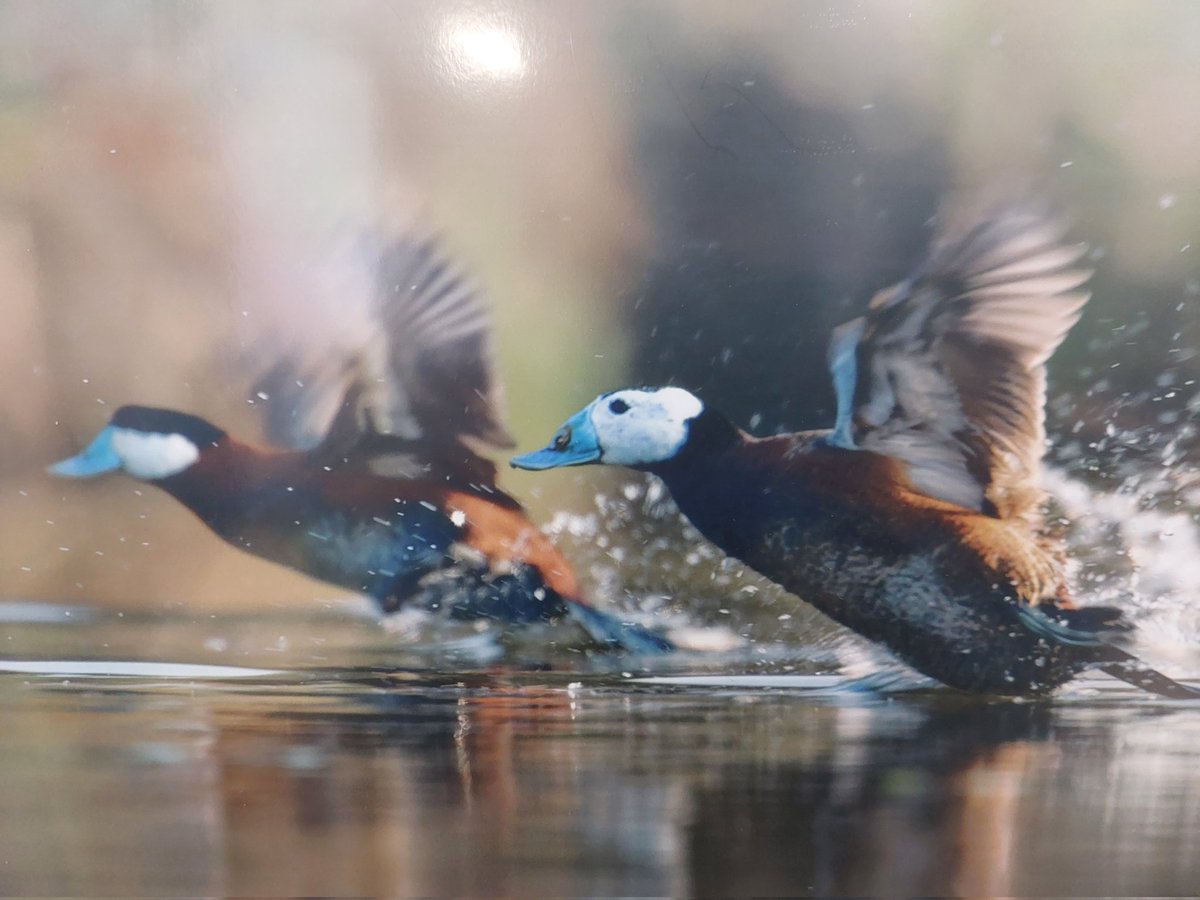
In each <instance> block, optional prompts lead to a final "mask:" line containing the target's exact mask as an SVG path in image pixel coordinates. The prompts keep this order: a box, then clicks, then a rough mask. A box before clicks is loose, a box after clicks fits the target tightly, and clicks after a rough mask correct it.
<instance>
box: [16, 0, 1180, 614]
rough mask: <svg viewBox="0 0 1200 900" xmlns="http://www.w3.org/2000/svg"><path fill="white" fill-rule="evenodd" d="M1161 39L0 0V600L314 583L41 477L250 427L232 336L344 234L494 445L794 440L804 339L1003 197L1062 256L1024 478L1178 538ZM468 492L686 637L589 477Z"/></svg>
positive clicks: (296, 290) (1159, 18)
mask: <svg viewBox="0 0 1200 900" xmlns="http://www.w3.org/2000/svg"><path fill="white" fill-rule="evenodd" d="M1197 35H1200V6H1197V5H1196V4H1195V3H1193V2H1190V0H1128V2H1116V0H1114V2H1105V3H1085V2H1058V3H1053V4H1046V3H1043V2H1038V0H1028V2H1006V3H985V2H953V3H952V2H944V0H943V2H937V0H878V2H868V0H839V2H827V3H822V2H792V0H788V2H758V0H748V2H747V0H743V2H738V3H729V2H696V0H679V2H670V0H656V2H640V0H639V2H606V3H586V2H561V3H554V4H546V3H533V2H529V3H507V2H499V0H496V2H475V3H472V2H461V3H459V2H429V3H422V2H405V3H382V2H366V0H358V2H341V3H336V4H332V3H318V2H302V0H286V2H268V0H263V2H256V3H245V2H241V0H228V2H203V3H199V2H192V0H188V2H167V0H154V2H151V0H144V2H124V0H109V2H105V3H103V4H100V3H95V2H91V0H79V2H58V0H6V2H4V3H2V4H0V284H2V285H3V309H4V311H5V314H6V323H5V326H6V327H4V328H2V329H0V343H2V351H0V373H2V376H0V377H2V380H0V384H2V385H3V387H4V390H3V392H2V393H0V496H2V497H3V498H4V502H3V503H2V504H0V541H2V545H3V550H0V588H2V589H3V594H4V596H5V597H6V598H8V599H18V600H27V599H29V600H42V601H47V600H53V601H65V602H71V603H78V602H84V603H89V604H102V605H104V606H106V607H108V608H110V609H120V610H126V609H129V610H134V609H139V608H141V609H151V610H163V609H169V608H181V609H186V610H195V611H197V612H198V613H199V612H209V611H212V610H221V609H233V608H245V607H246V606H247V605H255V606H260V607H262V606H267V607H281V606H286V607H288V608H293V607H296V608H302V607H304V606H305V605H306V604H320V603H323V602H324V601H326V600H328V599H329V598H330V597H334V596H336V595H337V594H338V591H337V590H336V589H333V588H330V587H328V586H325V585H321V584H317V583H314V582H309V581H306V580H303V579H301V578H300V577H299V576H296V575H293V574H290V573H288V572H285V571H283V570H281V569H279V568H277V567H274V566H271V565H269V564H267V563H262V562H259V561H257V560H254V559H251V558H249V557H246V556H243V555H240V554H239V553H238V552H237V551H234V550H232V549H229V548H227V547H225V546H224V545H223V544H221V543H220V542H219V541H218V540H217V539H215V538H214V537H212V536H211V535H210V534H208V533H207V531H205V529H204V528H203V526H201V525H200V524H199V523H198V522H196V521H194V520H193V519H192V517H191V516H190V515H188V514H187V513H186V512H185V511H184V510H182V509H180V508H179V507H178V506H177V505H176V504H175V503H174V502H173V501H172V500H170V499H169V498H168V497H166V496H165V495H160V494H159V493H158V492H156V491H154V490H152V489H148V488H144V487H140V486H138V485H136V484H134V483H133V482H132V481H130V480H127V479H120V478H112V479H107V480H103V481H100V482H95V483H92V482H89V483H83V484H77V483H66V482H55V481H51V480H50V479H49V478H48V477H47V476H45V475H44V474H43V467H44V466H45V465H46V464H47V463H48V462H50V461H53V460H55V459H58V458H62V457H64V456H66V455H69V454H71V453H73V452H75V451H76V450H77V449H78V447H79V446H80V445H81V443H82V442H84V441H85V440H87V439H89V438H90V437H91V435H92V434H93V433H94V432H95V431H96V430H97V429H98V428H99V427H100V426H101V425H103V424H104V423H105V421H106V420H107V418H108V416H109V415H110V414H111V412H112V411H113V409H115V408H116V407H117V406H119V405H121V404H123V403H140V404H151V405H164V406H171V407H175V408H179V409H183V410H188V411H191V412H195V413H198V414H200V415H203V416H205V417H206V418H209V419H211V420H212V421H214V422H218V423H221V424H222V425H224V426H225V427H227V428H228V429H229V430H231V431H234V432H235V433H238V434H241V435H243V436H245V437H247V438H254V437H255V436H256V434H257V430H258V428H259V425H258V422H257V419H256V415H255V410H254V408H253V404H251V403H250V402H248V398H251V395H250V393H249V388H250V385H251V383H252V380H253V377H254V374H255V372H254V366H253V361H254V359H255V358H256V356H257V355H258V354H259V353H260V349H259V348H261V347H262V346H264V344H263V341H264V340H266V341H269V340H270V339H271V337H272V336H281V337H282V336H287V337H288V339H294V338H296V336H297V335H299V336H300V337H301V339H306V338H305V337H304V336H305V335H307V339H314V340H320V339H321V338H322V336H323V335H326V334H327V333H328V330H329V329H330V328H334V327H336V323H337V321H338V320H339V319H341V318H344V317H352V316H353V315H354V314H355V310H356V309H359V308H360V307H359V306H358V304H359V303H361V295H360V294H358V293H356V292H355V290H354V289H352V287H348V286H347V285H346V282H345V279H343V278H341V277H340V275H339V273H338V272H337V271H336V270H333V269H331V266H330V264H329V263H328V260H329V258H330V256H329V254H330V249H331V247H333V246H334V245H335V244H336V243H337V241H338V240H340V239H342V238H344V237H345V236H346V234H348V233H356V232H360V231H361V230H363V229H364V228H375V227H386V228H392V227H410V226H412V225H414V224H416V225H418V226H419V227H422V228H433V229H435V230H437V231H439V232H440V233H442V234H443V235H444V236H445V239H446V241H447V243H448V244H449V246H451V247H452V248H453V249H454V250H455V252H457V253H458V254H459V255H461V257H462V258H463V259H464V261H465V262H466V263H467V265H468V266H469V267H470V268H471V269H472V270H473V271H474V273H475V274H476V275H477V276H478V278H479V281H480V283H481V284H483V285H485V286H486V291H487V294H488V297H489V300H490V303H491V306H492V308H493V310H494V314H495V326H496V334H497V349H498V363H499V369H500V375H501V378H502V380H503V381H504V382H505V384H506V386H507V398H508V409H509V413H510V420H511V427H512V430H513V432H514V434H516V435H517V437H518V440H519V441H520V443H521V445H522V447H523V448H531V447H533V446H536V445H540V444H542V443H543V442H544V441H545V440H546V439H547V438H548V437H549V436H550V435H551V433H552V432H553V430H554V429H555V428H556V427H557V425H558V424H559V422H560V421H561V420H562V419H563V418H564V417H565V415H566V414H567V413H569V412H571V411H573V410H575V409H576V408H578V407H579V406H580V405H582V404H583V403H585V402H586V401H588V400H589V399H591V397H592V396H594V395H595V394H596V393H597V392H599V391H601V390H605V389H610V388H613V387H617V386H621V385H625V384H630V383H661V382H668V381H670V382H676V383H679V384H683V385H686V386H688V387H690V388H693V389H695V390H697V391H698V392H699V393H700V394H701V395H702V396H703V397H705V398H706V399H707V400H708V401H709V402H711V403H713V404H715V405H718V406H720V407H722V408H724V409H726V410H727V411H728V412H729V413H730V414H731V415H732V417H733V418H734V419H735V420H736V421H737V422H738V423H739V424H740V425H742V426H743V427H747V428H750V429H752V430H754V431H756V432H757V433H760V434H761V433H768V432H771V431H775V430H779V429H783V428H788V429H793V428H801V427H822V426H825V425H828V424H830V422H831V418H832V417H831V408H832V396H831V390H830V387H829V381H828V377H827V375H826V373H825V370H824V353H825V351H824V347H825V342H826V340H827V336H828V333H829V330H830V328H831V327H832V326H834V325H836V324H837V323H839V322H841V321H844V320H846V319H848V318H850V317H852V316H854V315H856V314H857V311H858V310H859V309H860V308H861V307H862V305H863V304H864V303H865V302H866V300H867V298H868V297H869V296H870V294H871V293H872V292H873V291H874V290H876V289H877V288H879V287H881V286H883V285H885V284H887V283H889V282H890V281H891V280H894V279H896V278H898V277H902V276H903V275H904V274H905V273H906V272H907V271H908V270H909V269H910V268H911V267H912V266H913V265H914V264H915V263H916V261H917V260H918V258H919V255H920V254H921V252H922V249H923V247H924V246H925V244H926V242H927V241H928V239H929V233H930V219H931V217H932V216H933V215H934V214H935V212H936V210H937V208H938V206H939V203H940V202H941V201H942V200H943V199H944V198H945V197H947V196H949V195H951V194H952V193H954V192H958V191H972V190H987V191H991V192H993V193H997V192H998V193H1000V194H1001V195H1002V194H1003V192H1004V191H1007V190H1011V191H1013V192H1027V191H1029V190H1031V189H1032V190H1034V191H1035V192H1036V193H1038V194H1042V195H1045V196H1047V197H1049V198H1050V199H1051V200H1052V202H1053V203H1054V204H1055V205H1056V206H1057V207H1058V208H1060V209H1062V210H1063V211H1064V212H1065V213H1066V214H1067V215H1068V216H1069V217H1070V218H1071V220H1072V221H1073V223H1074V225H1073V233H1074V235H1075V236H1076V237H1077V238H1079V239H1080V240H1085V241H1087V242H1088V243H1089V244H1090V245H1091V247H1092V251H1091V256H1092V259H1093V262H1094V265H1095V267H1096V272H1097V274H1096V276H1095V279H1094V282H1093V285H1094V290H1095V296H1094V299H1093V301H1092V303H1091V304H1090V305H1089V306H1088V308H1087V310H1086V312H1085V316H1084V319H1083V321H1082V322H1081V323H1080V324H1079V326H1078V327H1077V328H1076V329H1075V330H1074V332H1073V333H1072V334H1071V336H1070V337H1069V338H1068V341H1067V343H1066V345H1065V346H1064V348H1063V350H1062V351H1061V352H1060V353H1059V354H1058V355H1057V356H1056V357H1055V358H1054V360H1053V361H1052V363H1051V390H1050V422H1051V434H1052V437H1053V438H1054V441H1055V450H1054V451H1053V459H1055V461H1056V462H1057V463H1058V464H1059V466H1060V469H1061V470H1062V471H1065V472H1067V473H1068V474H1069V475H1070V477H1071V478H1073V479H1082V480H1083V483H1085V484H1087V485H1089V486H1090V487H1089V489H1096V490H1104V491H1112V492H1115V493H1117V494H1120V493H1122V492H1124V493H1126V494H1129V495H1130V496H1131V497H1132V498H1133V499H1132V500H1131V503H1132V505H1131V506H1128V507H1120V509H1128V510H1133V511H1134V512H1137V511H1140V510H1145V509H1157V510H1160V511H1161V513H1162V514H1163V515H1178V514H1180V513H1179V508H1180V507H1181V506H1182V507H1183V510H1184V512H1183V514H1185V515H1186V516H1187V517H1189V518H1190V517H1192V516H1193V515H1194V511H1195V508H1196V505H1197V502H1198V500H1200V498H1197V496H1196V495H1197V493H1198V492H1200V487H1198V486H1197V481H1196V475H1195V459H1196V447H1197V443H1196V438H1195V425H1194V422H1195V419H1196V415H1197V412H1198V411H1200V388H1198V387H1197V385H1196V379H1197V377H1198V374H1200V359H1198V358H1197V351H1196V348H1197V347H1198V346H1200V312H1198V309H1200V103H1198V102H1197V96H1198V95H1197V88H1198V86H1200V52H1198V47H1197V41H1198V38H1197ZM251 399H252V398H251ZM1164 478H1165V479H1166V480H1164ZM502 483H503V484H504V485H505V486H506V487H507V488H509V489H510V490H511V491H513V492H514V493H515V494H517V495H518V496H519V497H520V498H521V499H522V500H524V501H525V502H527V503H529V504H530V506H531V507H532V509H533V510H534V513H535V517H536V518H537V519H538V520H539V521H542V522H552V524H553V527H554V528H555V530H556V531H557V532H558V533H559V534H560V536H561V537H562V539H563V540H564V541H565V542H566V543H567V544H568V549H569V550H571V552H572V553H573V554H575V556H576V559H578V560H580V562H581V563H582V566H583V569H584V578H585V580H587V581H588V582H589V583H590V584H591V586H592V589H593V590H594V591H598V592H604V591H608V592H609V593H611V594H616V593H619V592H620V586H619V585H621V584H625V585H633V587H634V588H635V589H637V590H639V591H643V592H655V591H657V592H660V593H662V594H664V595H666V596H668V597H671V598H674V599H679V600H680V602H682V603H683V604H687V603H689V602H692V600H694V596H681V595H685V594H690V595H697V594H699V593H702V592H703V591H704V590H709V591H710V592H712V591H713V589H712V588H711V587H709V588H704V587H700V586H694V585H693V586H691V587H689V583H688V582H687V581H686V579H685V576H684V575H680V574H678V571H679V570H681V569H686V570H687V571H689V572H691V573H693V576H694V577H696V578H700V579H702V580H703V581H704V583H705V584H706V585H712V584H715V585H716V586H717V590H716V591H715V593H714V598H715V599H713V601H712V604H711V605H713V606H714V609H715V608H716V607H721V608H723V609H725V608H727V607H728V606H729V605H730V603H729V598H728V596H727V595H728V585H729V584H736V585H738V586H739V587H740V586H744V584H745V581H744V580H743V579H741V577H740V575H739V573H737V572H734V573H732V574H731V575H730V576H729V578H730V580H729V581H727V582H721V581H720V578H718V575H719V574H720V572H722V571H723V570H722V568H721V564H720V563H719V560H717V559H715V558H709V557H706V559H707V560H708V562H707V563H706V565H707V566H708V568H705V566H704V565H701V564H700V562H698V561H697V560H695V559H691V560H689V559H686V558H685V559H683V561H681V562H678V563H677V564H676V565H675V567H674V569H673V568H672V566H671V565H669V564H664V563H663V560H662V559H661V557H654V555H653V554H651V553H650V552H649V550H648V549H647V548H649V547H650V546H651V544H652V543H653V540H652V539H653V538H654V536H655V535H660V534H666V535H667V536H668V537H667V539H666V543H667V544H671V543H672V541H673V540H674V539H673V538H672V537H671V535H673V534H676V533H678V529H679V526H678V524H677V523H675V522H674V520H673V519H671V517H669V516H663V515H661V514H659V512H658V511H657V510H658V507H657V506H656V504H655V502H654V498H653V497H650V498H647V496H646V491H645V487H644V485H642V484H641V483H638V482H636V480H635V482H633V483H631V482H629V476H628V475H622V474H620V473H615V472H604V471H598V470H586V471H583V472H570V473H558V474H555V475H549V476H541V477H540V478H539V477H536V476H529V475H519V474H518V473H513V472H506V473H505V474H504V475H503V482H502ZM1074 483H1075V482H1074V481H1073V482H1072V484H1074ZM613 497H615V498H617V500H618V501H620V500H621V499H622V498H624V500H625V501H628V504H632V505H631V506H630V505H628V504H627V505H626V506H622V507H621V510H620V511H619V512H618V513H613V508H612V504H611V498H613ZM606 498H607V499H606ZM1077 507H1079V508H1077V509H1076V510H1075V513H1076V514H1079V513H1081V512H1084V513H1086V512H1087V511H1088V510H1089V509H1093V508H1095V507H1096V503H1094V502H1093V500H1092V497H1091V495H1087V496H1086V497H1084V499H1083V500H1082V501H1080V502H1079V503H1078V504H1077ZM1105 509H1108V508H1105ZM630 510H632V511H630ZM1105 515H1106V516H1108V517H1109V518H1113V517H1116V518H1120V517H1121V515H1123V514H1122V513H1120V512H1116V513H1113V512H1112V511H1111V510H1109V511H1107V512H1105ZM656 516H657V519H656ZM631 518H632V519H636V520H638V521H639V522H642V521H643V520H644V521H646V522H650V523H651V524H650V525H649V526H647V527H648V529H649V530H648V531H647V530H646V529H641V528H633V527H631V526H630V525H629V520H630V519H631ZM660 520H661V521H660ZM656 521H657V522H659V524H654V523H655V522H656ZM581 522H584V523H585V524H587V523H590V524H588V527H586V528H585V527H583V526H581V525H580V523H581ZM597 524H598V525H599V526H600V528H601V536H600V539H599V540H597V539H596V535H595V529H594V528H593V527H592V526H594V525H597ZM609 524H611V525H612V526H613V527H612V528H611V529H610V528H608V527H607V526H608V525H609ZM1096 527H1097V528H1100V529H1102V527H1103V526H1102V524H1101V525H1097V526H1096ZM671 529H675V531H671ZM682 534H683V537H684V539H685V542H686V539H687V537H688V536H687V534H686V532H683V533H682ZM655 546H658V545H655ZM1110 550H1111V548H1110ZM1194 550H1195V546H1194V545H1192V544H1188V545H1186V546H1185V547H1184V548H1183V552H1185V553H1189V554H1190V555H1191V556H1192V562H1194V553H1192V551H1194ZM672 552H674V553H675V555H676V556H678V552H677V551H672ZM1107 555H1109V556H1111V555H1112V554H1111V552H1107ZM1118 555H1119V554H1118ZM639 559H640V560H643V561H645V563H646V564H645V565H642V566H641V567H639V566H638V564H637V561H638V560H639ZM617 562H620V563H622V569H621V571H619V572H618V571H617V569H616V563H617ZM1173 564H1174V565H1175V566H1176V567H1178V559H1177V558H1176V559H1175V560H1174V563H1173ZM672 572H675V574H672ZM696 572H699V573H700V575H695V573H696ZM673 578H674V579H676V580H674V581H672V579H673ZM681 579H683V580H681ZM756 592H757V588H755V589H754V590H753V591H751V593H752V594H753V593H756ZM725 611H726V612H727V611H728V610H727V609H725ZM776 618H777V617H776V616H774V615H772V616H770V621H772V622H775V621H776Z"/></svg>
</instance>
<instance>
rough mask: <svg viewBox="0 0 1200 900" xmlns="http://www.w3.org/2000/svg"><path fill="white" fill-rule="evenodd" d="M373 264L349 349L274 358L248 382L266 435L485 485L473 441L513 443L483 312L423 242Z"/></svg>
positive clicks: (398, 473) (355, 460) (320, 453)
mask: <svg viewBox="0 0 1200 900" xmlns="http://www.w3.org/2000/svg"><path fill="white" fill-rule="evenodd" d="M367 255H368V256H369V257H370V258H372V259H373V260H374V261H375V263H374V265H375V279H374V282H375V285H374V293H373V297H372V299H371V308H370V316H369V319H370V323H371V324H370V327H369V328H368V329H365V330H364V331H363V332H362V333H361V335H360V337H359V339H358V341H357V344H356V345H354V346H349V347H345V348H342V349H339V348H323V349H322V350H321V351H320V352H312V351H308V352H306V353H305V354H303V355H293V356H285V357H283V358H281V359H280V360H278V361H277V362H276V363H275V364H274V365H273V366H272V367H271V368H270V369H269V371H268V372H267V374H266V375H265V376H264V377H263V378H262V379H261V380H260V382H259V384H258V385H256V387H255V390H256V392H259V396H260V397H261V396H264V395H265V396H266V397H267V398H268V401H267V402H264V403H263V404H262V408H263V409H264V410H265V417H266V418H265V426H266V430H267V436H268V439H270V440H271V441H272V442H273V443H276V444H278V445H281V446H286V447H292V448H296V449H310V452H311V453H312V454H313V455H314V457H316V458H317V459H318V460H319V461H321V462H323V463H325V464H327V465H338V466H353V467H361V468H367V469H370V470H371V471H374V472H376V473H378V474H386V475H392V476H394V477H416V476H418V475H425V476H430V477H449V478H457V479H460V480H468V481H472V482H475V483H479V484H485V485H486V484H492V483H494V481H495V468H494V466H493V465H492V464H491V463H490V462H489V461H487V460H485V459H483V458H482V457H481V456H480V455H479V454H478V452H476V450H475V445H477V444H483V445H490V446H493V447H511V446H514V441H513V440H512V438H511V437H510V436H509V434H508V432H507V431H506V430H505V429H504V426H503V424H502V422H501V414H500V391H499V386H498V384H497V382H496V380H495V378H494V375H493V363H492V346H491V318H490V315H489V313H488V310H487V308H486V307H485V306H484V304H483V303H482V301H481V300H480V297H479V295H478V293H477V292H476V290H475V289H474V286H473V285H472V284H471V282H470V281H469V280H468V279H467V277H466V276H465V275H464V273H463V272H462V271H461V270H460V269H459V267H458V266H457V265H455V263H454V262H453V261H452V260H451V259H450V258H449V257H448V256H447V255H446V254H444V253H443V252H442V250H441V249H440V248H439V246H438V245H437V243H436V242H435V241H433V240H423V241H420V240H411V239H401V240H398V241H396V242H394V243H392V244H390V245H388V246H385V247H382V248H378V249H373V250H372V251H371V252H370V253H368V254H367Z"/></svg>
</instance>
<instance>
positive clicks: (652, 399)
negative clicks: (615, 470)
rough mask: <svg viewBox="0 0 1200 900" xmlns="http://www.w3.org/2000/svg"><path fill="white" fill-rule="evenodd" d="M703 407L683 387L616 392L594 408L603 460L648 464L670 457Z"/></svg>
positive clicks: (685, 438)
mask: <svg viewBox="0 0 1200 900" xmlns="http://www.w3.org/2000/svg"><path fill="white" fill-rule="evenodd" d="M703 409H704V404H702V403H701V402H700V400H699V398H697V397H696V396H695V395H693V394H690V393H688V392H687V391H685V390H684V389H683V388H677V387H668V388H659V389H658V390H654V391H638V390H626V391H616V392H615V393H612V394H609V395H608V396H607V397H601V398H600V399H599V400H597V401H596V402H595V405H594V406H593V407H592V413H591V420H592V427H593V428H595V429H596V438H597V442H598V443H599V445H600V449H601V452H602V454H603V455H602V457H601V462H605V463H611V464H613V465H619V466H638V465H649V464H651V463H656V462H663V461H665V460H668V459H670V458H671V457H673V456H674V455H675V454H676V453H678V452H679V450H680V449H681V448H682V447H683V445H684V444H685V443H687V438H688V425H687V423H688V422H689V421H690V420H692V419H694V418H696V416H698V415H700V412H701V410H703Z"/></svg>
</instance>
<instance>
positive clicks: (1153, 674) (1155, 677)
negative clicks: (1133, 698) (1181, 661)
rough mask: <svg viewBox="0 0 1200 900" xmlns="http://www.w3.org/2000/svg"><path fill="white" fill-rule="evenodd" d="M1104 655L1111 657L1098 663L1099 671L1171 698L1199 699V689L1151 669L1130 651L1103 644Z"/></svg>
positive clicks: (1152, 692) (1144, 689)
mask: <svg viewBox="0 0 1200 900" xmlns="http://www.w3.org/2000/svg"><path fill="white" fill-rule="evenodd" d="M1104 655H1105V656H1106V657H1109V658H1110V659H1111V661H1110V662H1105V663H1102V664H1101V665H1100V671H1101V672H1104V673H1106V674H1108V675H1111V676H1112V677H1113V678H1119V679H1121V681H1124V682H1126V683H1128V684H1132V685H1133V686H1134V687H1139V688H1141V689H1142V690H1143V691H1149V692H1150V693H1151V694H1158V695H1159V696H1160V697H1169V698H1170V699H1172V700H1200V689H1197V688H1194V687H1189V686H1188V685H1186V684H1183V683H1182V682H1179V681H1176V680H1175V679H1174V678H1170V677H1168V676H1166V675H1164V674H1163V673H1162V672H1159V671H1158V670H1157V669H1152V668H1150V667H1149V666H1148V665H1146V664H1145V663H1143V662H1142V661H1141V660H1140V659H1138V658H1137V657H1136V656H1134V655H1133V654H1131V653H1126V652H1125V651H1124V650H1122V649H1121V648H1120V647H1114V646H1112V645H1111V644H1108V645H1105V650H1104Z"/></svg>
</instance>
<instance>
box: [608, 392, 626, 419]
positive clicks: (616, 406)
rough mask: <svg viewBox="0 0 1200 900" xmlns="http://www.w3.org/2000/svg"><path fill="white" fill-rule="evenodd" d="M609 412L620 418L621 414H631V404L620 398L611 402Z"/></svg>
mask: <svg viewBox="0 0 1200 900" xmlns="http://www.w3.org/2000/svg"><path fill="white" fill-rule="evenodd" d="M608 411H609V412H610V413H612V414H613V415H614V416H619V415H621V413H626V412H629V404H628V403H626V402H625V401H624V400H622V399H621V398H620V397H618V398H617V399H616V400H612V401H610V402H609V404H608Z"/></svg>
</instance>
